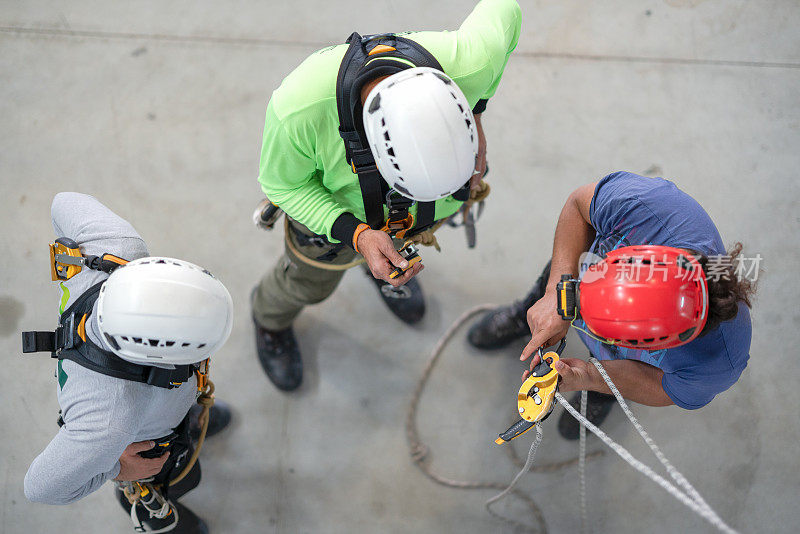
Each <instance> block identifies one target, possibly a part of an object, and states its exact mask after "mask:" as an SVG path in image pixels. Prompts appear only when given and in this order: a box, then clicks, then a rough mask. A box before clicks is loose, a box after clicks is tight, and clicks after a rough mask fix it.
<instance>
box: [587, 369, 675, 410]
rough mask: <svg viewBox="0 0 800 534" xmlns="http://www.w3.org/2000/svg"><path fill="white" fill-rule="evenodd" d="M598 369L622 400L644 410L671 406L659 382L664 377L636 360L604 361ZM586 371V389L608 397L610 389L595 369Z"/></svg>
mask: <svg viewBox="0 0 800 534" xmlns="http://www.w3.org/2000/svg"><path fill="white" fill-rule="evenodd" d="M600 365H602V366H603V369H605V371H606V373H608V376H609V378H611V381H612V382H613V383H614V385H615V386H616V387H617V389H618V390H619V392H620V394H621V395H622V396H623V397H624V398H625V399H627V400H631V401H633V402H638V403H639V404H644V405H646V406H669V405H671V404H673V402H672V400H671V399H670V398H669V397H668V396H667V394H666V393H665V392H664V388H663V387H661V379H662V377H663V376H664V372H663V371H662V370H661V369H659V368H657V367H653V366H651V365H647V364H646V363H642V362H639V361H636V360H605V361H603V362H601V364H600ZM588 369H589V373H590V383H591V386H590V387H589V388H588V389H590V390H591V391H598V392H600V393H606V394H608V395H610V394H611V389H609V387H608V386H607V385H606V383H605V381H604V380H603V377H602V376H601V375H600V372H599V371H598V370H597V368H596V367H595V366H594V365H591V364H590V365H589V366H588Z"/></svg>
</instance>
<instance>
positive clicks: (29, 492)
mask: <svg viewBox="0 0 800 534" xmlns="http://www.w3.org/2000/svg"><path fill="white" fill-rule="evenodd" d="M24 490H25V498H26V499H28V500H29V501H31V502H37V503H41V504H67V503H65V502H62V500H61V499H59V498H58V496H57V495H55V494H54V493H53V492H52V491H51V490H50V488H48V487H47V485H46V484H42V483H41V480H35V477H31V475H30V471H28V474H27V475H25V482H24Z"/></svg>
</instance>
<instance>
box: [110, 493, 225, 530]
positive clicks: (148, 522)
mask: <svg viewBox="0 0 800 534" xmlns="http://www.w3.org/2000/svg"><path fill="white" fill-rule="evenodd" d="M115 491H116V493H117V500H118V501H119V504H120V505H121V506H122V508H124V509H125V511H126V512H127V513H128V515H130V513H131V503H129V502H128V499H127V498H126V497H125V494H124V493H123V492H122V491H121V490H119V489H117V490H115ZM171 504H172V513H170V514H169V515H168V516H167V517H165V518H164V519H156V518H151V517H150V514H149V512H147V510H145V509H144V507H142V506H141V505H139V506H137V507H136V511H137V515H138V517H139V520H140V521H141V522H142V526H143V527H144V528H145V529H147V530H146V532H151V531H158V530H161V529H163V528H168V527H169V526H170V525H172V524H174V523H175V517H176V516H177V518H178V524H177V525H175V527H174V528H173V529H172V530H169V531H168V532H170V533H171V534H209V530H208V525H206V522H205V521H203V520H202V519H200V518H199V517H197V514H195V513H194V512H192V511H191V510H189V509H188V508H187V507H185V506H184V505H182V504H181V503H179V502H172V503H171Z"/></svg>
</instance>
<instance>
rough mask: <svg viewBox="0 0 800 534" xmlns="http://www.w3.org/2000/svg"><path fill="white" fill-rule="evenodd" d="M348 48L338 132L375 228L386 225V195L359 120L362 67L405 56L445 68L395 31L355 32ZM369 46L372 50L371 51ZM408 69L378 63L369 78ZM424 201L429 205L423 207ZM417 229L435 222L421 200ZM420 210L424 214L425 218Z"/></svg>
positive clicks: (338, 88)
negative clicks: (369, 33)
mask: <svg viewBox="0 0 800 534" xmlns="http://www.w3.org/2000/svg"><path fill="white" fill-rule="evenodd" d="M346 42H347V43H349V45H350V46H349V47H348V49H347V51H346V52H345V54H344V57H343V58H342V63H341V65H340V66H339V74H338V76H337V79H336V107H337V111H338V114H339V135H340V136H341V138H342V140H343V141H344V146H345V157H346V158H347V163H349V164H350V166H351V168H352V169H353V172H354V173H356V174H357V175H358V183H359V187H360V188H361V197H362V199H363V202H364V213H365V214H366V218H367V224H369V226H370V227H371V228H373V229H376V230H378V229H380V228H382V227H383V223H384V215H383V203H384V194H383V187H382V181H383V179H382V178H381V175H380V173H379V172H378V168H377V166H376V165H375V159H374V158H373V156H372V151H371V150H370V149H369V144H368V143H367V140H366V134H365V133H364V129H363V126H362V125H361V124H360V122H359V121H358V120H357V115H360V111H361V99H360V96H361V94H360V93H361V86H362V85H363V83H364V82H365V81H366V78H364V79H362V78H363V76H360V75H363V73H362V69H363V68H364V66H365V65H366V64H367V62H368V61H369V60H371V59H376V60H377V59H385V58H402V59H405V60H408V61H410V62H411V63H413V64H414V65H416V66H418V67H431V68H435V69H437V70H440V71H441V70H443V69H442V66H441V65H440V64H439V62H438V61H437V60H436V58H435V57H434V56H433V54H431V53H430V52H429V51H428V50H426V49H425V48H424V47H423V46H422V45H420V44H419V43H417V42H415V41H412V40H411V39H407V38H405V37H401V36H398V35H394V34H383V35H368V36H365V37H361V36H360V35H359V34H358V33H356V32H353V33H352V34H351V35H350V37H348V38H347V41H346ZM368 49H369V50H368ZM406 68H409V67H408V65H399V64H398V65H393V66H385V65H381V66H377V67H376V68H375V69H374V71H371V72H370V73H369V74H370V76H369V77H370V78H374V77H375V76H380V75H383V74H394V73H395V72H399V71H401V70H404V69H406ZM425 204H430V206H427V207H424V205H425ZM417 210H418V211H417V221H416V224H415V228H421V227H422V226H423V223H424V225H425V226H426V227H427V226H430V225H431V224H433V217H434V214H433V211H434V210H433V203H432V202H430V203H427V202H426V203H420V204H419V206H418V207H417ZM420 212H422V214H424V215H425V217H422V216H421V214H420Z"/></svg>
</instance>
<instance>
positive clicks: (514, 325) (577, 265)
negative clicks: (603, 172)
mask: <svg viewBox="0 0 800 534" xmlns="http://www.w3.org/2000/svg"><path fill="white" fill-rule="evenodd" d="M741 251H742V245H741V244H740V243H737V244H735V245H734V246H733V247H732V249H731V250H729V251H728V252H726V250H725V247H724V245H723V242H722V238H721V237H720V234H719V231H718V230H717V228H716V226H715V225H714V223H713V221H712V220H711V218H710V217H709V215H708V214H707V213H706V211H705V210H704V209H703V207H702V206H701V205H700V204H699V203H698V202H697V201H696V200H694V199H693V198H692V197H690V196H689V195H687V194H686V193H684V192H683V191H681V190H680V189H678V187H677V186H676V185H675V184H674V183H672V182H670V181H668V180H664V179H663V178H647V177H643V176H639V175H636V174H633V173H629V172H616V173H613V174H610V175H608V176H606V177H605V178H603V179H602V180H600V181H599V182H596V183H590V184H587V185H585V186H582V187H580V188H578V189H576V190H575V191H574V192H573V193H572V194H571V195H570V197H569V198H568V199H567V202H566V203H565V204H564V207H563V209H562V211H561V216H560V217H559V220H558V225H557V227H556V233H555V239H554V244H553V252H552V261H551V262H549V263H548V264H547V267H546V268H545V270H544V272H543V273H542V275H541V276H540V277H539V279H538V281H537V282H536V283H535V284H534V286H533V288H532V289H531V291H530V292H529V293H528V295H527V296H526V297H525V298H524V299H523V300H521V301H517V302H514V303H512V304H510V305H507V306H502V307H500V308H497V309H495V310H493V311H490V312H488V313H487V314H485V315H484V316H483V317H482V318H481V319H480V320H479V321H478V322H477V323H476V324H475V325H473V326H472V328H471V329H470V331H469V333H468V339H469V342H470V343H471V344H472V345H474V346H475V347H478V348H481V349H492V348H498V347H502V346H505V345H507V344H508V343H509V342H511V341H512V340H514V339H518V338H521V337H523V336H526V335H530V336H531V340H530V342H529V343H528V345H527V346H526V347H525V350H524V351H523V353H522V357H521V359H523V360H525V359H528V358H530V357H531V356H532V355H533V356H534V357H533V358H532V360H531V368H533V366H534V365H536V364H538V363H539V356H538V355H536V353H537V351H538V349H539V348H540V347H543V346H551V345H554V344H555V343H557V342H558V341H559V340H561V339H562V338H563V337H564V336H565V335H566V333H567V330H568V329H569V327H570V324H573V325H574V326H575V327H576V329H577V330H578V334H579V335H580V337H581V339H582V341H583V342H584V344H585V345H586V346H587V348H588V349H589V352H590V354H591V355H592V356H594V357H595V358H597V359H598V360H600V361H601V362H602V365H603V367H604V368H605V370H606V371H607V372H608V375H609V376H610V377H611V379H612V381H613V382H614V384H616V385H617V387H618V388H619V391H620V393H621V394H622V396H623V397H625V398H626V399H630V400H632V401H634V402H638V403H641V404H645V405H648V406H668V405H672V404H675V405H677V406H680V407H681V408H684V409H687V410H693V409H697V408H701V407H703V406H705V405H706V404H708V403H709V402H711V400H712V399H713V398H714V397H715V396H716V395H718V394H719V393H721V392H723V391H725V390H727V389H728V388H730V387H731V386H732V385H733V384H735V383H736V382H737V380H738V379H739V377H740V375H741V373H742V372H743V371H744V369H745V367H746V366H747V362H748V359H749V357H750V354H749V351H750V339H751V333H752V328H751V324H750V311H749V307H750V305H751V299H752V295H753V292H754V290H755V288H754V286H753V279H752V278H754V276H753V277H751V278H748V277H747V276H745V274H747V271H749V270H750V269H745V270H743V269H742V268H741V265H742V263H741V260H743V258H742V257H741ZM587 252H588V253H589V254H587ZM578 273H581V274H582V280H581V281H580V282H579V284H578V282H577V280H574V281H573V282H572V283H574V284H576V285H579V288H580V289H579V292H578V293H577V295H578V296H579V301H580V302H579V305H580V306H579V309H578V310H577V312H578V313H577V317H576V314H575V313H572V317H573V318H574V319H575V320H574V321H572V323H570V322H567V321H565V320H564V319H563V317H562V316H560V315H559V312H558V308H559V307H561V308H562V311H564V309H565V308H569V306H567V303H566V301H567V299H566V295H562V296H561V297H560V298H559V299H557V298H556V294H557V286H558V284H559V282H560V281H561V280H562V277H565V278H566V279H569V278H571V277H574V276H577V275H578ZM562 298H563V300H562ZM574 311H575V310H573V312H574ZM570 313H571V312H570V311H569V310H566V315H567V316H569V315H570ZM555 365H556V370H557V371H558V373H559V376H560V385H559V389H560V390H561V391H562V392H566V391H581V390H588V391H589V394H588V412H587V414H588V415H587V416H588V419H589V420H590V421H591V422H592V423H594V424H595V425H599V424H600V423H601V422H602V421H603V420H604V419H605V418H606V416H607V415H608V413H609V411H610V410H611V408H612V406H613V403H614V397H613V396H612V395H610V393H611V392H610V390H609V388H608V387H607V386H606V384H605V382H604V381H603V379H602V376H601V375H600V374H599V372H598V370H597V369H596V368H595V367H594V366H593V365H591V364H590V363H588V362H586V361H584V360H582V359H578V358H562V359H561V360H560V361H559V362H557V363H556V364H555ZM525 376H527V372H526V375H525ZM578 398H579V396H578V395H576V396H575V397H574V398H573V399H572V400H571V403H572V404H573V405H574V406H576V407H577V405H578ZM558 428H559V431H560V433H561V435H562V436H563V437H564V438H566V439H570V440H574V439H578V430H579V426H578V422H577V421H576V420H575V419H574V418H572V417H571V416H569V414H568V413H566V412H565V413H564V414H563V415H562V417H561V420H560V421H559V425H558Z"/></svg>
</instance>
